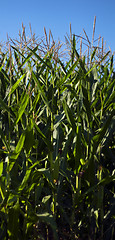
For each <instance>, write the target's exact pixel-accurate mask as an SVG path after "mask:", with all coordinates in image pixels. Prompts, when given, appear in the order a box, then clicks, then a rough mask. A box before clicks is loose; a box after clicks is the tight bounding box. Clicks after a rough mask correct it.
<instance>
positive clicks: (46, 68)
mask: <svg viewBox="0 0 115 240" xmlns="http://www.w3.org/2000/svg"><path fill="white" fill-rule="evenodd" d="M84 32H85V31H84ZM45 34H46V32H45ZM85 34H86V33H85ZM50 35H51V33H50V34H49V36H50ZM86 36H87V35H86ZM24 37H25V34H24V33H23V38H24ZM76 39H77V36H76V35H71V38H70V41H68V44H70V45H68V46H69V50H70V51H69V54H68V59H67V61H63V60H62V57H60V56H59V49H60V46H61V45H57V46H56V45H55V42H53V45H52V46H51V47H49V44H48V38H47V35H46V43H47V48H46V51H45V50H44V49H45V47H44V48H43V47H42V46H41V45H40V44H41V43H43V42H42V41H41V42H40V43H39V44H36V46H35V43H34V44H33V45H31V46H30V45H29V42H28V44H27V45H26V44H25V45H24V46H23V44H22V45H20V44H17V45H16V44H13V42H12V46H11V45H9V49H8V50H6V51H5V50H4V52H2V51H1V60H0V135H1V138H0V239H2V240H3V239H4V240H6V239H10V240H16V239H17V240H18V239H19V240H21V239H22V240H24V239H27V240H29V239H30V240H31V239H34V240H37V239H39V240H42V239H44V240H53V239H54V240H56V239H60V240H61V239H67V240H69V239H81V240H82V239H85V240H87V239H91V240H96V239H104V240H109V239H110V240H112V239H113V238H114V236H115V232H114V227H115V193H114V191H115V186H114V183H115V182H114V181H115V131H114V129H115V72H114V64H113V55H110V53H109V52H106V53H103V49H102V48H101V56H99V49H100V48H99V47H98V46H97V47H95V48H94V47H93V46H92V47H91V48H88V49H90V54H89V55H88V57H86V55H82V54H81V47H80V53H78V52H79V51H77V50H76V42H77V41H76ZM66 40H67V39H66ZM82 40H83V39H82ZM87 40H88V37H87ZM15 43H16V42H15ZM23 43H26V39H25V38H24V40H23ZM31 44H32V42H31ZM80 46H81V45H80ZM40 47H41V50H42V51H41V52H40ZM81 55H82V56H81Z"/></svg>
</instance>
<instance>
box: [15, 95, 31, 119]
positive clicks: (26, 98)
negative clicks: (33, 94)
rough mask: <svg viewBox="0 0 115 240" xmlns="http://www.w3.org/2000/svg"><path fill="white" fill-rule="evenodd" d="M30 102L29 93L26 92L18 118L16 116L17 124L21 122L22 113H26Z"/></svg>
mask: <svg viewBox="0 0 115 240" xmlns="http://www.w3.org/2000/svg"><path fill="white" fill-rule="evenodd" d="M28 102H29V94H27V93H25V95H24V98H23V99H22V101H21V102H20V108H19V111H18V113H17V118H16V122H15V124H17V123H18V122H19V120H20V119H21V117H22V114H23V113H24V111H25V109H26V107H27V104H28Z"/></svg>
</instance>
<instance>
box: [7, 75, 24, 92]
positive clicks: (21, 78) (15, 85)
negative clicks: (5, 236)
mask: <svg viewBox="0 0 115 240" xmlns="http://www.w3.org/2000/svg"><path fill="white" fill-rule="evenodd" d="M25 76H26V74H23V75H22V76H21V77H20V78H19V79H18V80H17V82H16V83H15V84H14V85H13V86H12V88H11V89H10V93H9V95H11V94H12V93H13V92H14V91H15V90H16V88H17V87H18V85H19V83H20V82H21V81H22V80H23V78H24V77H25Z"/></svg>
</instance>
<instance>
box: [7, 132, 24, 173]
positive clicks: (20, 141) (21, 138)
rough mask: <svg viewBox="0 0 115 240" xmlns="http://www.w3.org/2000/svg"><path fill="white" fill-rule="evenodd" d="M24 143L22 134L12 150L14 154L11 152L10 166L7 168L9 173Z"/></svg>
mask: <svg viewBox="0 0 115 240" xmlns="http://www.w3.org/2000/svg"><path fill="white" fill-rule="evenodd" d="M24 141H25V133H22V134H21V136H20V139H19V141H18V143H17V146H16V148H15V150H14V152H12V153H11V154H10V166H9V171H11V169H12V168H13V166H14V164H15V161H16V159H17V158H18V156H19V154H20V152H21V150H22V148H23V146H24Z"/></svg>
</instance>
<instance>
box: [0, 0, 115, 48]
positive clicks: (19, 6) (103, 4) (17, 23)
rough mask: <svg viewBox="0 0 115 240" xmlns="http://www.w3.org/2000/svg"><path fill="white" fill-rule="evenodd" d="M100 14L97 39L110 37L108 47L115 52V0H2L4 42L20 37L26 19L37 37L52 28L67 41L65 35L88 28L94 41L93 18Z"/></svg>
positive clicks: (1, 34)
mask: <svg viewBox="0 0 115 240" xmlns="http://www.w3.org/2000/svg"><path fill="white" fill-rule="evenodd" d="M94 16H96V32H95V39H96V38H98V37H99V35H101V36H102V37H104V40H106V43H107V47H108V46H110V47H111V49H112V52H113V51H115V30H114V23H115V1H114V0H95V1H93V0H92V1H91V0H89V1H88V0H87V1H86V0H81V1H80V0H79V1H77V0H58V1H53V0H48V1H47V0H41V1H39V0H31V1H30V0H19V1H16V0H10V1H9V0H4V1H3V0H2V1H1V3H0V42H1V41H4V40H6V39H7V37H6V36H7V33H8V35H9V36H10V37H11V38H14V39H15V38H18V32H19V30H22V28H21V25H22V22H23V24H24V26H25V27H26V34H27V35H29V23H31V26H32V30H33V32H35V34H36V36H40V37H42V36H43V35H44V30H43V29H44V26H45V27H46V30H47V32H48V31H49V29H51V31H52V33H53V36H54V39H58V38H59V39H60V40H62V41H64V35H66V33H68V34H69V25H70V23H71V25H72V32H73V33H75V34H77V35H79V34H80V33H83V28H84V29H85V31H86V33H87V35H88V36H89V38H90V40H91V37H92V31H93V21H94Z"/></svg>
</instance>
